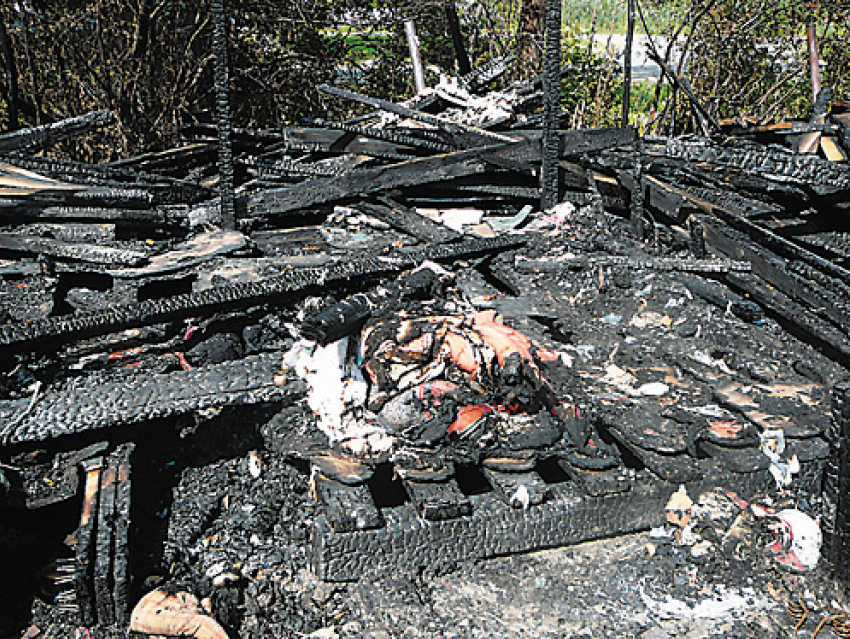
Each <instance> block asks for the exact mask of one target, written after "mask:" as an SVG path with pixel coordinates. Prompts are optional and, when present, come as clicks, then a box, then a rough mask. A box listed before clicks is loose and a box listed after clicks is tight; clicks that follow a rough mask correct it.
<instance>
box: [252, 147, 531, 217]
mask: <svg viewBox="0 0 850 639" xmlns="http://www.w3.org/2000/svg"><path fill="white" fill-rule="evenodd" d="M535 156H537V157H539V142H538V141H535V140H523V141H521V142H516V143H514V142H511V143H502V144H495V145H491V146H488V147H482V148H478V149H467V150H464V151H456V152H454V153H448V154H445V155H435V156H430V157H427V158H422V159H419V160H410V161H408V162H400V163H398V164H390V165H388V166H379V167H373V168H368V169H356V170H353V171H350V172H348V173H346V174H345V175H340V176H335V177H328V178H316V179H312V180H307V181H305V182H301V183H299V184H296V185H293V186H289V187H285V188H282V189H266V190H264V191H262V192H261V193H255V194H253V195H251V196H249V197H248V198H247V201H246V207H247V213H248V215H249V216H250V217H266V216H269V215H279V214H282V213H291V212H293V211H298V210H299V209H307V208H310V207H315V206H319V205H322V204H329V203H331V202H335V201H339V200H345V199H350V198H354V197H357V196H363V195H368V194H370V193H375V192H378V191H389V190H392V189H397V188H401V187H406V186H416V185H419V184H430V183H434V182H441V181H443V180H448V179H451V178H456V177H463V176H466V175H474V174H476V173H484V172H485V171H486V170H487V164H488V163H490V164H496V165H498V166H507V167H508V168H516V169H523V168H525V169H527V168H528V162H529V161H530V160H531V159H532V158H534V157H535Z"/></svg>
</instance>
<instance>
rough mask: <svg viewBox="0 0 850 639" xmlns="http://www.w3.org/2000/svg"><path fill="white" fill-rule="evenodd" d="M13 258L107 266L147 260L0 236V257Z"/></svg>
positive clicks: (79, 244) (86, 247)
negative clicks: (44, 257) (44, 258)
mask: <svg viewBox="0 0 850 639" xmlns="http://www.w3.org/2000/svg"><path fill="white" fill-rule="evenodd" d="M2 253H11V254H13V255H39V254H41V255H49V256H51V257H56V258H59V259H64V260H73V261H80V262H93V263H96V264H106V265H109V266H138V265H139V264H142V263H143V262H145V261H146V260H147V257H148V256H147V255H146V254H145V253H141V252H139V251H131V250H129V249H120V248H114V247H111V246H100V245H98V244H86V243H82V242H63V241H61V240H55V239H52V238H46V237H36V236H32V235H23V234H18V233H0V254H2Z"/></svg>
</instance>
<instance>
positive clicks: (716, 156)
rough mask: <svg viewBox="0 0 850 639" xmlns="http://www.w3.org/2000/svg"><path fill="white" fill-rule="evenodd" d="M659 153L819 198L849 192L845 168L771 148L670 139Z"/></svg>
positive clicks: (849, 182)
mask: <svg viewBox="0 0 850 639" xmlns="http://www.w3.org/2000/svg"><path fill="white" fill-rule="evenodd" d="M648 152H650V151H649V150H648ZM661 153H662V154H664V155H667V156H669V157H673V158H682V159H685V160H689V161H691V162H705V163H707V164H709V165H717V166H725V167H729V168H731V169H735V170H736V171H741V172H747V173H752V174H753V175H756V176H760V177H764V178H767V179H769V180H773V181H776V182H779V183H782V182H785V183H791V184H795V185H800V186H802V187H804V188H805V189H807V190H810V191H811V192H813V193H814V194H815V195H819V196H825V195H834V194H837V193H843V192H845V191H848V190H850V169H848V168H847V167H845V166H842V165H840V164H837V163H835V162H830V161H828V160H823V159H821V158H818V157H814V156H811V155H797V154H794V153H791V152H790V151H783V150H779V149H777V148H774V147H770V148H768V147H762V146H756V145H752V144H746V145H745V144H737V145H725V146H723V145H717V144H712V143H711V142H709V141H707V140H696V141H692V140H683V139H679V138H670V139H668V140H666V142H665V144H664V146H663V149H662V151H661Z"/></svg>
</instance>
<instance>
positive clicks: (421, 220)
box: [356, 198, 462, 243]
mask: <svg viewBox="0 0 850 639" xmlns="http://www.w3.org/2000/svg"><path fill="white" fill-rule="evenodd" d="M381 201H382V202H383V203H384V204H383V205H381V204H371V203H369V202H362V203H359V204H357V205H356V208H357V209H358V210H360V211H363V212H364V213H367V214H368V215H371V216H372V217H374V218H376V219H378V220H381V221H382V222H385V223H387V224H389V225H390V226H392V227H393V228H396V229H398V230H399V231H404V232H405V233H407V234H408V235H411V236H412V237H415V238H417V239H419V240H422V241H423V242H434V243H441V242H451V241H453V240H457V239H459V238H460V237H462V235H461V234H460V233H458V232H457V231H455V230H453V229H450V228H449V227H448V226H446V225H445V224H440V223H439V222H435V221H434V220H432V219H430V218H427V217H425V216H424V215H420V214H419V213H417V212H416V209H415V208H409V207H406V206H402V205H401V204H399V203H398V202H396V201H394V200H391V199H389V198H381Z"/></svg>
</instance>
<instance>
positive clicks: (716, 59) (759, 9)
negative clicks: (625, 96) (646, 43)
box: [655, 0, 850, 131]
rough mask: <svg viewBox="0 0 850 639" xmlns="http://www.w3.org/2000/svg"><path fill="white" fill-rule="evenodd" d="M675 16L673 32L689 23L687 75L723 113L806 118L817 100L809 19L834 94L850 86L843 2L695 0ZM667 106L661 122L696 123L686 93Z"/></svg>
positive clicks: (849, 22)
mask: <svg viewBox="0 0 850 639" xmlns="http://www.w3.org/2000/svg"><path fill="white" fill-rule="evenodd" d="M655 4H664V1H663V0H657V1H656V3H655ZM673 18H674V21H672V23H671V25H670V29H669V31H668V33H673V32H675V29H676V28H677V27H679V26H681V27H683V28H681V32H680V33H681V35H680V42H681V43H682V44H683V45H684V47H685V50H686V54H687V55H686V66H685V68H684V75H685V76H686V77H687V79H688V80H689V82H690V84H691V86H692V88H693V89H694V91H695V93H696V95H697V96H698V97H699V98H700V99H701V101H702V102H703V103H704V104H705V105H706V106H707V107H708V108H709V109H710V111H711V112H712V114H713V115H714V116H715V117H717V118H718V119H722V118H741V117H746V118H754V119H756V120H759V121H768V120H770V119H787V118H804V117H807V115H808V113H809V111H810V110H811V105H812V94H811V84H810V80H809V66H808V57H807V54H806V36H805V27H806V24H807V23H809V22H813V23H814V24H815V25H816V27H817V32H818V38H819V40H820V53H821V60H822V61H823V62H824V64H823V65H822V75H823V85H824V86H833V87H834V88H835V90H836V97H839V96H842V95H845V94H846V92H847V91H848V89H850V64H848V62H850V52H848V50H847V47H846V43H847V40H848V36H850V13H848V10H847V6H846V2H844V1H843V0H825V1H822V2H819V3H808V2H800V1H799V0H778V1H777V0H690V1H689V2H686V3H683V4H682V6H681V7H680V9H679V12H678V13H677V14H675V15H674V16H673ZM664 106H665V110H666V113H667V116H668V117H667V118H666V119H664V118H662V119H660V120H659V124H662V123H663V124H665V127H664V130H668V131H669V130H670V128H669V126H668V125H669V124H670V123H671V122H674V121H675V122H676V126H675V128H674V129H672V130H673V131H682V130H687V129H689V128H692V127H693V126H694V123H693V120H692V115H691V110H690V105H689V103H688V102H687V101H686V99H685V98H684V97H683V96H681V95H678V96H677V95H675V94H673V99H672V100H670V101H668V102H667V103H666V105H664ZM674 113H675V115H676V117H675V118H672V117H670V116H671V115H672V114H674Z"/></svg>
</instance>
